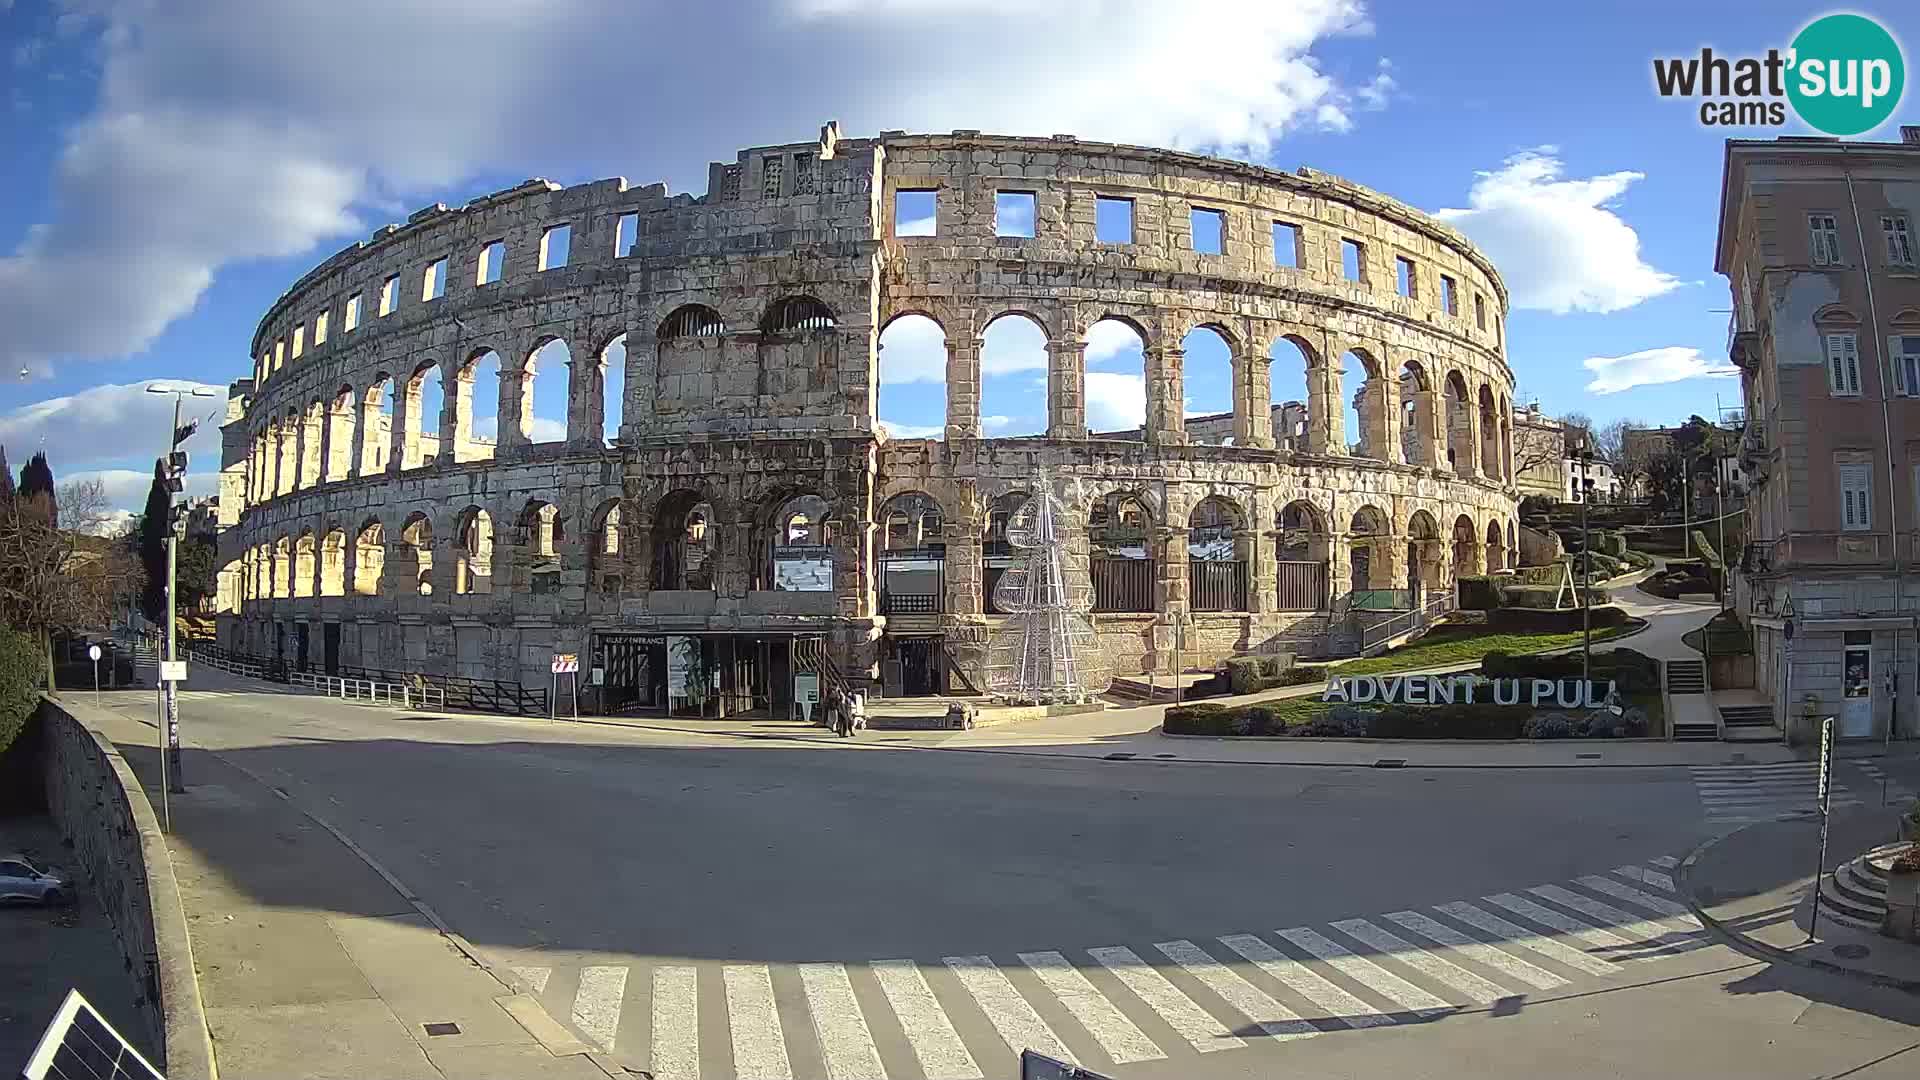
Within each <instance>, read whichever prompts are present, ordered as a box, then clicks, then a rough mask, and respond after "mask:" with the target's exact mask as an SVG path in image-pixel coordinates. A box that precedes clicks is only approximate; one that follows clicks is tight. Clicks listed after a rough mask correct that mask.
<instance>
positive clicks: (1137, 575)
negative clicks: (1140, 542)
mask: <svg viewBox="0 0 1920 1080" xmlns="http://www.w3.org/2000/svg"><path fill="white" fill-rule="evenodd" d="M1089 567H1090V569H1091V570H1092V576H1093V610H1094V611H1095V612H1098V613H1117V612H1150V611H1152V610H1153V609H1154V605H1153V579H1154V575H1155V571H1156V564H1155V563H1154V561H1153V560H1152V559H1128V558H1107V557H1102V556H1100V555H1095V556H1094V557H1093V559H1092V561H1091V562H1090V563H1089Z"/></svg>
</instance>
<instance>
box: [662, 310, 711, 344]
mask: <svg viewBox="0 0 1920 1080" xmlns="http://www.w3.org/2000/svg"><path fill="white" fill-rule="evenodd" d="M726 332H727V324H726V321H725V320H723V319H721V318H720V313H719V312H717V311H715V310H713V309H712V308H710V307H708V306H707V305H705V304H682V305H680V306H679V307H677V308H674V309H673V310H672V311H671V312H669V313H668V314H667V317H666V318H664V319H662V320H660V326H659V329H658V330H656V331H655V334H654V336H655V337H656V338H657V339H658V340H659V341H660V342H661V343H662V344H664V343H666V342H669V341H679V340H681V339H683V338H718V337H720V336H722V335H724V334H725V333H726Z"/></svg>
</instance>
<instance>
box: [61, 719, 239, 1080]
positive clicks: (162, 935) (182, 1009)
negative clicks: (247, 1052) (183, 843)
mask: <svg viewBox="0 0 1920 1080" xmlns="http://www.w3.org/2000/svg"><path fill="white" fill-rule="evenodd" d="M88 711H90V710H89V709H88V707H87V706H84V705H77V704H72V705H70V704H67V703H64V702H58V701H54V700H52V699H47V700H43V701H42V702H41V704H40V707H39V709H38V710H37V711H36V712H35V713H34V716H33V719H32V721H31V722H32V723H33V724H34V725H35V727H36V728H37V740H38V746H39V747H40V752H41V755H42V757H41V761H42V772H41V780H42V784H43V785H44V790H45V792H46V799H47V811H48V813H49V815H50V816H51V817H52V818H53V821H54V824H55V825H56V826H58V827H59V829H60V832H61V834H62V835H63V836H64V837H65V838H66V839H67V841H68V842H70V843H71V844H72V845H73V854H74V858H75V859H76V860H77V861H78V862H79V864H80V865H81V866H82V867H84V868H85V871H86V884H87V887H88V888H89V889H90V890H91V892H92V894H93V895H94V896H95V897H96V898H97V899H98V900H99V901H100V904H101V906H102V907H104V908H105V909H106V911H107V916H108V918H109V919H111V920H112V922H113V927H114V932H115V935H116V936H117V937H118V938H119V940H120V948H121V952H122V955H123V956H124V958H125V960H126V964H127V970H128V972H129V973H130V974H131V975H132V976H133V977H134V978H135V980H136V981H137V982H138V984H139V987H140V993H139V1003H140V1005H141V1009H142V1015H141V1021H142V1022H143V1024H144V1025H145V1028H146V1031H145V1034H146V1035H147V1037H148V1039H149V1040H150V1041H151V1043H152V1044H153V1045H155V1046H159V1047H161V1048H162V1050H161V1059H160V1061H158V1062H156V1064H157V1065H160V1066H161V1067H162V1068H164V1069H165V1070H166V1072H167V1075H168V1076H169V1077H172V1078H173V1080H201V1078H210V1077H212V1076H213V1075H214V1070H213V1046H212V1043H211V1041H210V1039H209V1037H208V1034H207V1023H206V1015H205V1013H204V1011H203V1010H202V1008H201V1003H200V989H199V983H198V982H197V980H196V976H195V972H194V967H193V950H192V946H191V943H190V942H189V941H188V938H187V923H186V915H185V912H184V911H183V909H182V908H181V905H180V894H179V888H178V886H177V885H176V884H175V883H174V877H173V863H172V861H171V859H170V857H169V856H168V854H167V846H166V840H165V838H164V837H163V835H162V834H161V832H160V823H159V822H158V821H157V820H156V819H155V817H154V813H153V807H152V806H151V805H150V804H149V803H148V802H147V796H146V793H145V792H144V791H143V790H142V789H141V787H140V782H139V780H138V779H137V778H136V777H135V776H134V774H133V770H132V769H130V768H128V767H127V763H126V761H125V760H123V759H122V758H121V757H120V752H119V751H118V750H117V749H115V748H114V746H113V744H112V743H111V742H109V741H108V740H107V739H106V738H105V737H104V736H102V735H100V734H99V733H97V732H96V731H94V730H93V729H92V728H91V727H89V726H88V725H87V723H86V722H85V720H84V719H83V717H84V715H85V714H86V713H87V712H88Z"/></svg>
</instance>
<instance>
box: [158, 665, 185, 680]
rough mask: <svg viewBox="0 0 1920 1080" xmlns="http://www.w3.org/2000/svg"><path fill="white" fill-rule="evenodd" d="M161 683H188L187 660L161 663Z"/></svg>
mask: <svg viewBox="0 0 1920 1080" xmlns="http://www.w3.org/2000/svg"><path fill="white" fill-rule="evenodd" d="M160 681H161V682H186V681H187V662H186V661H185V660H162V661H160Z"/></svg>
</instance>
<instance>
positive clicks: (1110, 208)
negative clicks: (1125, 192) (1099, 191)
mask: <svg viewBox="0 0 1920 1080" xmlns="http://www.w3.org/2000/svg"><path fill="white" fill-rule="evenodd" d="M1093 238H1094V239H1095V240H1097V241H1099V242H1100V243H1102V244H1131V243H1133V200H1132V199H1116V198H1113V197H1111V196H1108V195H1095V196H1094V197H1093Z"/></svg>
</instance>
